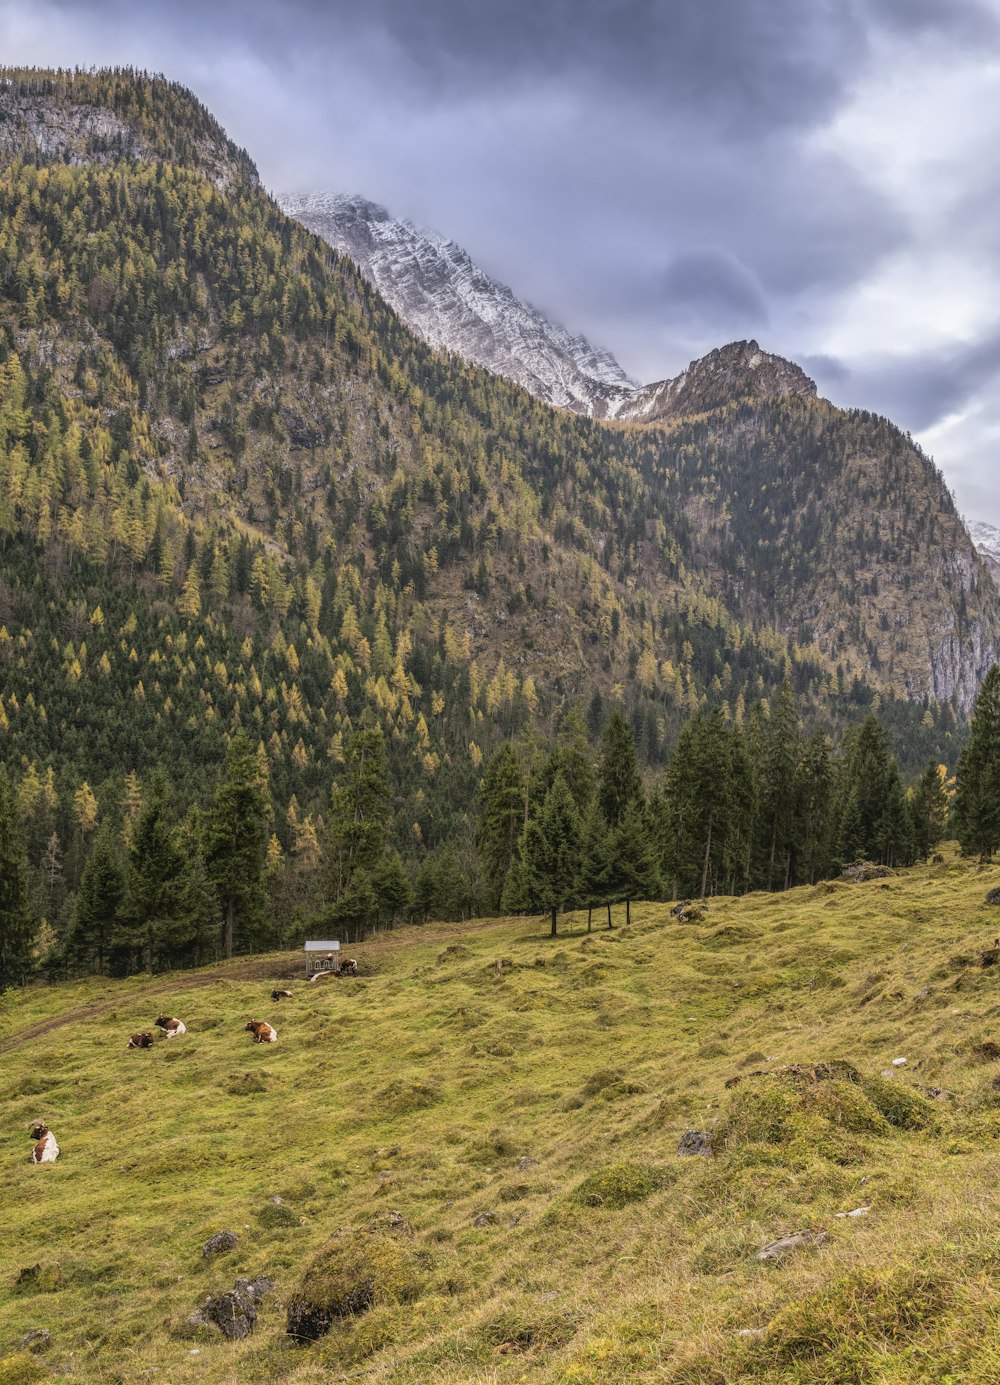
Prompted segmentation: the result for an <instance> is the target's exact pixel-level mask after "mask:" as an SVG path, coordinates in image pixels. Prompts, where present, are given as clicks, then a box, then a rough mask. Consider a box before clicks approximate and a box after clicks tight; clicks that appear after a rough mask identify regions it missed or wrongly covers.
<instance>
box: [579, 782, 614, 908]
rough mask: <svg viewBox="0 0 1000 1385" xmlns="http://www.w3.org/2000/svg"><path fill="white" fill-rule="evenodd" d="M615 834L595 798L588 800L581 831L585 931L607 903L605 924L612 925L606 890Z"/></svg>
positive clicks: (611, 865)
mask: <svg viewBox="0 0 1000 1385" xmlns="http://www.w3.org/2000/svg"><path fill="white" fill-rule="evenodd" d="M614 850H615V834H614V833H612V832H609V831H608V824H607V823H606V822H605V821H604V814H603V813H602V812H601V808H600V805H599V803H598V802H597V799H596V798H594V799H592V800H591V804H590V807H589V809H588V810H587V814H586V817H585V818H584V819H583V825H582V828H581V834H580V887H579V897H580V903H581V904H583V905H585V906H586V910H587V932H588V933H589V932H590V926H591V918H592V916H593V911H594V909H595V908H597V907H598V906H599V905H602V904H605V903H606V904H607V907H608V927H609V928H610V927H611V904H610V902H609V892H610V890H611V877H612V872H613V867H614Z"/></svg>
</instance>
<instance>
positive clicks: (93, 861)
mask: <svg viewBox="0 0 1000 1385" xmlns="http://www.w3.org/2000/svg"><path fill="white" fill-rule="evenodd" d="M124 898H125V863H124V862H123V860H122V858H121V855H120V853H119V849H118V844H117V841H116V839H115V835H114V833H113V832H112V829H111V825H110V823H108V822H104V823H103V824H102V825H101V827H100V828H99V829H98V832H97V835H96V836H95V838H94V844H93V846H92V847H91V851H90V856H89V857H88V858H87V863H86V865H85V866H84V868H83V875H82V876H81V877H80V889H79V892H78V893H77V896H76V905H75V908H74V911H73V922H72V926H71V930H70V936H69V947H68V950H69V953H70V955H71V956H72V958H73V960H74V962H75V963H77V964H78V965H83V966H85V967H86V969H87V970H90V969H91V968H94V969H96V971H97V974H98V975H99V976H103V975H104V965H105V961H106V958H107V955H108V950H109V947H110V945H111V940H112V938H113V937H114V935H115V930H116V928H117V927H118V924H119V915H120V912H121V907H122V902H123V900H124Z"/></svg>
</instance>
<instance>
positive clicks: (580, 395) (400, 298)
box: [278, 193, 635, 414]
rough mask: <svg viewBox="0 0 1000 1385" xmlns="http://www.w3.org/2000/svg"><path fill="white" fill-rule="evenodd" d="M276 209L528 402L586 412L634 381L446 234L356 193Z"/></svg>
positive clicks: (443, 343)
mask: <svg viewBox="0 0 1000 1385" xmlns="http://www.w3.org/2000/svg"><path fill="white" fill-rule="evenodd" d="M278 201H279V203H280V205H281V207H282V209H283V210H284V211H285V212H287V213H288V214H289V215H290V216H294V217H295V218H296V219H297V220H298V221H300V222H301V223H302V224H303V225H304V226H306V227H308V229H309V230H310V231H314V232H315V233H316V234H317V235H319V236H322V238H323V239H324V240H325V241H327V243H328V244H330V245H332V246H333V247H334V249H335V250H339V251H341V253H343V254H345V255H347V256H348V257H349V258H350V259H352V260H353V261H354V263H355V264H356V265H357V266H358V268H359V269H360V270H361V272H362V274H364V276H365V278H366V279H368V281H369V282H370V283H371V284H372V285H373V286H374V287H375V288H376V289H377V290H378V292H379V293H380V294H381V295H382V297H383V298H384V299H385V300H386V301H387V302H388V303H390V304H391V305H392V307H393V308H395V310H396V312H397V313H399V315H400V317H401V318H402V319H403V320H404V322H406V323H407V324H408V325H409V326H410V327H412V328H413V329H414V330H415V331H417V332H418V333H419V334H420V335H421V336H422V337H423V338H424V340H425V341H428V342H429V343H430V344H431V345H432V346H434V347H437V348H439V349H442V350H446V351H454V352H456V353H457V354H458V355H460V356H464V357H465V359H466V360H469V361H474V362H475V363H476V364H477V365H482V366H485V367H486V368H487V369H488V370H492V371H493V372H494V373H495V374H497V375H503V376H505V377H506V378H507V379H509V380H514V381H516V382H517V383H518V384H519V385H523V386H524V388H525V389H527V390H529V391H530V392H531V393H532V394H533V395H535V396H536V398H538V399H542V400H544V401H545V402H546V403H547V404H555V405H557V406H558V407H560V408H566V409H572V410H573V411H574V412H575V413H583V414H593V413H595V412H598V411H599V410H600V409H601V408H603V404H602V403H601V401H603V399H604V398H605V396H606V395H610V396H614V397H616V396H617V394H621V396H622V397H626V396H627V395H629V394H630V393H631V391H632V390H633V389H634V388H635V385H634V382H632V381H631V380H629V378H628V376H627V375H626V374H625V372H624V370H622V368H621V366H620V365H619V364H618V362H617V361H616V360H615V359H614V357H613V356H611V355H610V354H609V353H608V352H606V351H601V350H599V349H598V348H597V347H595V346H593V345H592V344H591V343H590V342H589V341H587V339H586V338H585V337H582V336H575V335H573V334H572V333H571V332H568V331H567V330H566V329H565V328H564V327H561V326H559V324H558V323H554V322H550V321H549V320H548V319H547V318H546V317H544V316H543V315H542V314H541V313H540V312H539V311H538V310H537V309H536V308H533V307H531V306H530V304H527V303H523V302H521V300H520V299H518V298H517V297H515V295H514V294H513V293H512V291H511V290H510V289H509V288H508V287H507V286H506V285H505V284H501V283H498V282H497V280H495V279H493V278H492V277H491V276H490V275H489V274H487V273H486V271H485V270H483V269H481V268H480V267H479V266H478V265H477V264H475V263H474V262H473V261H472V259H471V258H470V256H469V255H468V253H467V252H466V251H465V250H463V249H462V247H461V246H460V245H456V244H455V242H454V241H452V240H446V239H445V238H444V237H443V236H439V235H436V234H435V233H434V232H433V231H424V230H420V229H419V228H418V227H416V226H414V225H413V223H412V222H409V221H397V220H396V219H395V218H393V217H392V216H390V215H389V213H388V212H387V211H386V210H385V208H384V207H380V206H378V205H377V204H376V203H374V202H369V201H367V200H366V199H365V198H363V197H346V196H339V195H332V194H329V193H311V194H309V195H308V196H304V197H279V199H278Z"/></svg>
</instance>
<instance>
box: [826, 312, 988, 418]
mask: <svg viewBox="0 0 1000 1385" xmlns="http://www.w3.org/2000/svg"><path fill="white" fill-rule="evenodd" d="M817 364H818V363H817ZM831 367H832V368H831ZM817 374H818V375H819V376H820V377H821V378H824V379H825V380H827V381H829V383H830V384H831V385H832V386H834V387H835V389H834V392H835V394H836V396H837V399H838V402H843V397H844V396H847V397H848V398H849V399H850V400H851V401H852V402H853V403H854V404H856V405H858V406H859V407H861V408H869V409H876V410H877V411H878V412H879V413H884V414H887V415H888V416H889V417H890V418H894V419H896V420H897V421H899V422H904V421H905V426H907V427H908V428H910V429H912V430H913V431H915V432H919V431H922V430H923V429H926V428H930V427H932V426H933V425H934V424H936V423H940V422H941V420H942V419H944V418H947V417H948V416H949V415H951V414H956V413H959V412H960V411H961V410H962V409H964V408H965V407H966V406H967V405H968V404H969V403H970V402H971V401H972V400H974V399H975V398H976V396H977V395H979V394H980V393H981V392H982V391H983V390H984V389H989V391H990V393H991V394H994V395H995V394H996V393H997V391H998V388H1000V328H998V329H997V330H996V331H994V332H991V333H989V334H987V335H986V336H985V337H983V338H982V340H980V341H976V342H972V343H970V344H968V345H966V346H963V347H961V348H959V349H957V350H951V351H942V350H937V351H934V352H917V353H911V354H908V355H905V356H903V355H900V356H896V357H892V356H890V357H885V358H881V359H878V358H876V359H875V360H872V361H867V362H862V363H860V364H858V365H857V366H855V367H854V368H851V367H849V366H847V365H845V364H844V363H843V362H838V361H831V360H830V358H827V359H826V361H824V362H823V363H822V364H819V368H818V370H817Z"/></svg>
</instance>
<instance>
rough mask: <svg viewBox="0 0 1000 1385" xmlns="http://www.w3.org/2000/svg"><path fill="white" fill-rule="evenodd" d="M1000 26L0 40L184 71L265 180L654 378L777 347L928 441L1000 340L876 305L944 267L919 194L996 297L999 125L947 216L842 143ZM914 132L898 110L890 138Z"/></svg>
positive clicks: (346, 23) (948, 21) (36, 19)
mask: <svg viewBox="0 0 1000 1385" xmlns="http://www.w3.org/2000/svg"><path fill="white" fill-rule="evenodd" d="M998 15H1000V0H502V3H501V2H500V0H492V3H491V0H362V3H358V0H239V3H237V0H145V3H141V4H140V3H138V2H137V0H0V44H2V46H3V48H4V50H5V53H6V54H7V56H8V58H9V59H10V60H15V61H16V60H21V61H33V62H37V63H42V64H53V63H62V64H65V65H70V64H73V63H81V64H84V65H86V64H90V63H96V64H101V63H132V64H135V65H137V66H141V67H145V68H148V69H152V70H157V71H164V72H166V73H167V74H168V75H169V76H173V77H176V78H178V79H179V80H181V81H184V82H186V83H187V84H188V85H189V86H191V87H192V88H194V89H195V91H196V92H197V94H198V95H199V96H200V97H201V99H202V100H203V101H205V102H206V104H207V105H208V106H209V107H210V108H211V109H212V110H213V112H214V113H215V114H217V115H218V116H219V117H220V119H221V120H222V122H223V124H225V125H226V127H227V128H228V130H229V132H230V133H231V134H232V135H233V137H234V138H236V139H237V140H238V141H239V143H241V144H244V145H246V147H247V148H248V149H249V150H250V152H251V154H252V155H253V157H254V158H255V159H256V161H257V163H258V165H259V167H260V169H261V173H262V176H263V177H264V179H265V181H266V183H267V184H268V186H270V187H272V188H274V189H276V190H284V191H309V190H314V189H328V190H333V191H348V192H360V193H363V194H365V195H366V196H369V197H372V198H374V199H375V200H377V201H380V202H383V203H385V204H386V205H387V206H388V207H389V209H390V210H391V211H392V212H393V213H394V214H396V215H404V216H410V217H412V218H413V219H414V220H416V221H418V222H421V223H423V224H425V225H428V226H431V227H434V228H435V229H438V230H440V231H443V232H444V233H445V234H447V235H449V236H451V237H454V239H456V240H457V241H459V242H460V243H462V244H464V245H465V246H466V248H467V249H468V250H469V251H470V253H471V254H472V255H473V257H474V258H476V259H478V260H479V261H480V262H481V263H482V264H483V265H484V267H485V268H486V269H487V270H489V271H490V272H491V273H493V274H495V275H496V276H497V277H499V278H500V279H502V280H504V281H505V282H507V283H509V284H510V285H511V286H512V287H513V288H514V290H515V291H516V292H517V293H518V294H519V295H520V296H522V297H524V298H527V299H529V300H530V301H532V302H535V303H537V304H538V305H539V306H540V307H542V308H543V309H544V310H545V311H547V312H549V313H550V314H551V315H552V316H554V317H556V318H557V319H559V320H562V321H563V322H565V323H566V324H567V325H569V326H570V327H572V328H573V329H576V330H583V331H585V332H587V334H588V335H589V336H591V337H592V339H593V340H594V341H595V342H597V343H598V344H600V345H604V346H608V347H610V348H611V349H612V350H613V351H614V352H615V353H616V354H617V355H618V356H619V357H620V359H621V360H622V363H623V364H624V365H625V367H626V368H627V369H628V370H629V371H630V372H631V373H632V374H634V375H636V376H637V377H639V378H644V379H647V380H648V379H657V378H662V377H663V376H665V375H668V374H673V373H675V372H676V371H677V370H679V369H681V368H683V366H685V365H686V364H687V362H688V361H689V360H690V359H691V358H692V357H694V356H696V355H699V354H702V353H703V352H704V351H707V350H709V349H711V348H712V347H713V346H717V345H719V344H720V339H724V338H725V337H726V336H727V335H733V336H735V335H744V334H745V333H749V332H754V333H755V334H759V335H760V336H761V339H762V344H763V345H765V346H766V347H767V349H770V350H775V351H779V352H781V353H782V354H785V355H796V354H798V355H801V356H809V357H811V358H812V360H813V361H814V362H815V371H814V373H815V374H816V375H817V377H818V379H819V382H820V386H821V388H825V387H827V384H828V387H829V391H830V393H831V394H834V395H835V397H836V398H837V400H838V402H842V403H858V404H863V405H865V406H866V407H870V408H876V409H879V410H880V411H882V412H886V413H890V414H892V415H894V416H895V417H897V419H898V421H899V422H900V423H902V424H903V426H904V427H910V428H913V429H917V428H920V427H923V426H926V424H927V423H928V422H934V421H935V420H938V419H940V418H942V417H945V416H947V415H949V414H950V413H952V412H954V410H955V409H959V408H962V407H964V406H967V405H969V404H970V402H974V401H975V399H976V398H977V393H976V392H977V391H984V390H990V389H992V388H993V381H994V379H995V378H996V376H997V371H996V368H995V367H996V361H995V354H994V352H995V348H994V346H993V343H992V340H991V339H990V330H991V329H990V327H989V325H988V324H987V325H986V326H984V325H983V324H982V322H980V321H978V319H977V320H976V322H975V324H973V326H972V327H970V314H969V312H968V311H965V310H956V311H955V312H951V311H950V308H949V305H947V304H946V305H945V311H944V314H943V316H944V319H945V321H946V323H947V324H948V325H947V326H942V325H941V323H940V322H939V320H938V315H936V313H935V309H932V308H929V309H928V315H927V321H926V337H927V340H926V341H921V340H920V336H921V333H920V331H919V329H918V330H916V332H915V333H914V334H912V335H913V339H912V340H911V339H909V338H908V339H907V340H904V341H901V342H898V341H894V340H893V339H892V329H891V328H890V327H886V328H883V325H882V323H881V322H880V314H881V313H882V312H884V311H885V307H886V302H887V300H886V299H885V298H884V297H880V296H879V294H878V293H877V292H876V293H868V290H869V289H870V288H871V286H872V285H873V284H878V283H881V282H882V281H885V282H887V283H892V284H893V285H894V286H893V287H891V288H890V289H887V290H886V293H888V294H889V295H890V298H891V294H892V293H896V294H907V295H910V296H911V298H912V297H916V298H919V296H920V292H921V284H920V281H919V274H916V275H914V274H912V273H911V274H910V275H909V276H907V274H905V273H898V267H899V264H900V262H901V261H905V259H906V257H907V256H908V255H910V256H911V257H912V258H913V259H914V260H915V261H919V260H920V258H921V256H926V255H927V254H928V253H929V252H928V247H927V245H926V236H927V234H928V232H927V226H926V221H927V217H926V216H925V215H924V211H923V207H921V205H920V199H923V202H924V203H925V204H926V205H929V206H932V207H933V208H934V216H935V217H936V219H937V223H936V224H935V226H934V229H933V235H934V236H935V237H936V238H937V242H936V243H937V245H938V247H939V248H940V249H942V250H943V251H945V252H947V251H948V250H949V248H950V251H951V253H952V254H956V253H961V254H962V255H964V256H965V258H966V260H967V261H970V260H971V259H972V258H973V257H974V256H975V257H979V259H980V260H981V265H982V274H983V276H984V294H983V298H984V301H985V300H986V299H987V297H988V294H989V292H991V291H995V293H996V297H997V301H998V303H1000V243H998V242H997V239H996V236H995V233H994V227H995V225H996V222H997V218H998V215H1000V179H994V178H993V177H992V176H991V175H990V173H989V169H990V157H991V149H992V147H993V146H992V144H991V143H990V134H989V130H988V129H986V126H987V125H988V120H987V121H983V122H980V123H979V124H976V123H975V122H974V123H973V125H972V126H971V129H972V130H973V131H975V132H976V134H977V136H978V133H979V131H980V129H983V130H985V133H984V134H983V136H982V138H983V139H984V142H985V143H984V149H983V151H982V153H981V155H980V157H979V158H978V159H972V158H969V160H968V167H964V166H962V163H961V160H962V158H965V157H967V154H966V149H967V146H968V143H969V140H968V139H964V140H963V137H962V136H961V135H959V136H958V137H957V138H956V143H955V145H954V147H953V148H952V147H951V146H948V145H947V143H945V144H944V145H943V146H942V153H941V158H942V159H944V160H945V162H946V164H947V173H948V178H947V180H946V181H947V183H948V193H949V197H951V199H952V201H951V203H950V204H948V205H946V200H945V199H942V198H941V197H940V196H939V188H938V187H937V186H936V184H935V181H934V179H933V177H931V178H930V179H928V178H927V175H926V170H921V169H918V171H916V172H914V173H913V174H912V175H910V174H906V175H905V176H904V177H903V178H902V179H896V180H895V181H893V180H892V179H884V178H882V177H880V170H879V168H878V167H873V160H872V157H871V155H872V152H873V148H874V153H875V155H876V159H875V163H876V164H877V162H878V156H879V153H880V151H879V148H878V145H879V139H878V138H877V136H878V135H879V134H880V132H879V131H877V130H876V131H874V132H872V131H870V130H866V131H863V132H862V133H863V138H862V139H861V142H860V145H859V147H857V148H855V147H854V146H852V144H851V138H852V137H853V136H849V137H848V138H847V139H846V141H845V140H839V141H838V140H837V139H832V138H831V137H830V136H831V132H832V131H835V130H836V127H837V123H838V121H839V120H840V119H841V117H842V116H843V115H844V113H845V112H847V111H850V110H851V109H852V103H855V102H856V101H857V99H858V92H859V91H869V92H870V91H872V90H878V91H880V92H882V93H887V94H888V96H887V100H888V102H889V107H888V109H889V112H890V115H891V113H892V109H893V104H892V103H893V101H894V99H895V87H894V80H895V78H896V76H897V74H898V73H899V72H900V71H905V70H907V64H908V63H909V64H914V65H915V67H916V68H917V69H920V64H921V63H925V64H927V65H928V67H930V68H931V69H932V70H933V71H935V72H945V73H947V72H948V71H950V70H951V69H952V68H955V69H956V70H957V69H958V68H959V67H962V70H963V71H965V70H973V69H975V68H976V65H977V64H978V65H979V68H980V69H982V70H987V69H988V67H989V64H990V63H991V62H992V63H997V62H998V58H1000V31H998V22H997V20H998ZM15 50H16V51H15ZM948 99H949V100H950V101H954V102H957V103H958V104H959V105H960V104H961V102H962V100H963V99H964V92H963V91H962V89H961V86H960V85H959V87H957V88H956V90H955V91H954V92H953V93H950V94H949V97H948ZM997 106H998V103H997V102H996V101H995V100H994V101H992V103H988V105H987V109H990V108H992V107H997ZM953 114H954V112H953V111H951V110H948V109H942V110H941V111H940V120H937V118H936V115H935V120H934V122H933V127H932V128H931V130H930V132H929V133H930V134H931V136H932V137H933V136H935V135H936V132H937V130H938V128H939V127H941V128H945V127H947V126H948V122H949V119H950V117H951V116H952V115H953ZM890 123H891V122H890ZM998 124H1000V122H998ZM856 133H857V132H856V130H855V131H854V135H855V136H856ZM873 134H874V136H876V137H875V138H874V139H872V138H871V136H872V135H873ZM996 136H997V137H1000V128H998V130H997V132H996ZM918 138H919V137H918V136H916V135H910V133H909V131H908V129H907V126H906V123H905V121H903V122H897V123H896V125H894V127H893V130H892V131H891V132H886V133H885V135H884V140H883V142H884V143H887V144H888V145H889V146H892V145H893V144H894V143H895V142H902V143H903V144H905V143H906V141H907V139H910V140H911V141H913V140H917V139H918ZM993 143H995V140H994V141H993ZM953 162H954V164H955V166H954V167H953V166H952V164H953ZM883 163H884V159H883ZM914 167H916V165H914ZM984 170H985V172H984ZM907 177H911V178H912V186H907V185H906V178H907ZM922 238H923V239H922ZM957 247H961V251H960V252H959V251H958V250H957ZM893 273H897V278H896V280H893V279H892V275H893ZM900 285H901V286H902V287H900ZM956 292H957V291H956ZM965 292H966V297H968V290H967V287H966V290H965ZM845 304H847V305H850V311H851V312H853V313H857V314H858V315H859V316H858V320H857V321H856V322H855V323H853V325H852V324H851V323H849V322H848V323H845V320H844V319H845V312H846V311H847V309H845V307H844V305H845ZM888 306H889V308H890V309H891V306H892V305H891V302H889V303H888ZM936 306H937V307H940V297H939V299H938V300H936ZM899 316H900V319H901V320H902V321H904V322H906V323H909V322H910V321H911V320H917V319H918V318H919V314H917V313H913V312H910V313H906V312H903V313H901V314H900V315H899ZM973 316H975V315H974V314H973ZM949 333H950V334H951V336H949ZM997 333H998V336H1000V314H998V327H997ZM869 337H870V338H871V339H870V340H869ZM963 337H964V338H966V339H967V341H966V344H965V345H962V346H955V345H953V344H947V345H946V346H945V348H944V349H943V350H941V351H938V352H932V351H931V350H930V349H929V348H928V347H927V342H934V341H945V342H946V343H948V342H950V341H952V339H960V338H963ZM968 341H971V342H973V343H977V342H978V343H979V344H978V345H975V344H973V345H968ZM845 343H846V345H845ZM895 350H898V351H899V353H900V354H899V355H898V356H896V357H894V356H892V355H891V353H892V352H893V351H895ZM907 352H909V353H910V354H909V355H907V354H905V353H907ZM838 357H839V358H840V359H841V360H842V364H838V363H837V358H838ZM984 446H985V439H984ZM997 504H998V505H1000V500H998V502H997ZM993 518H994V519H995V520H997V521H1000V512H998V513H995V514H994V515H993Z"/></svg>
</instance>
